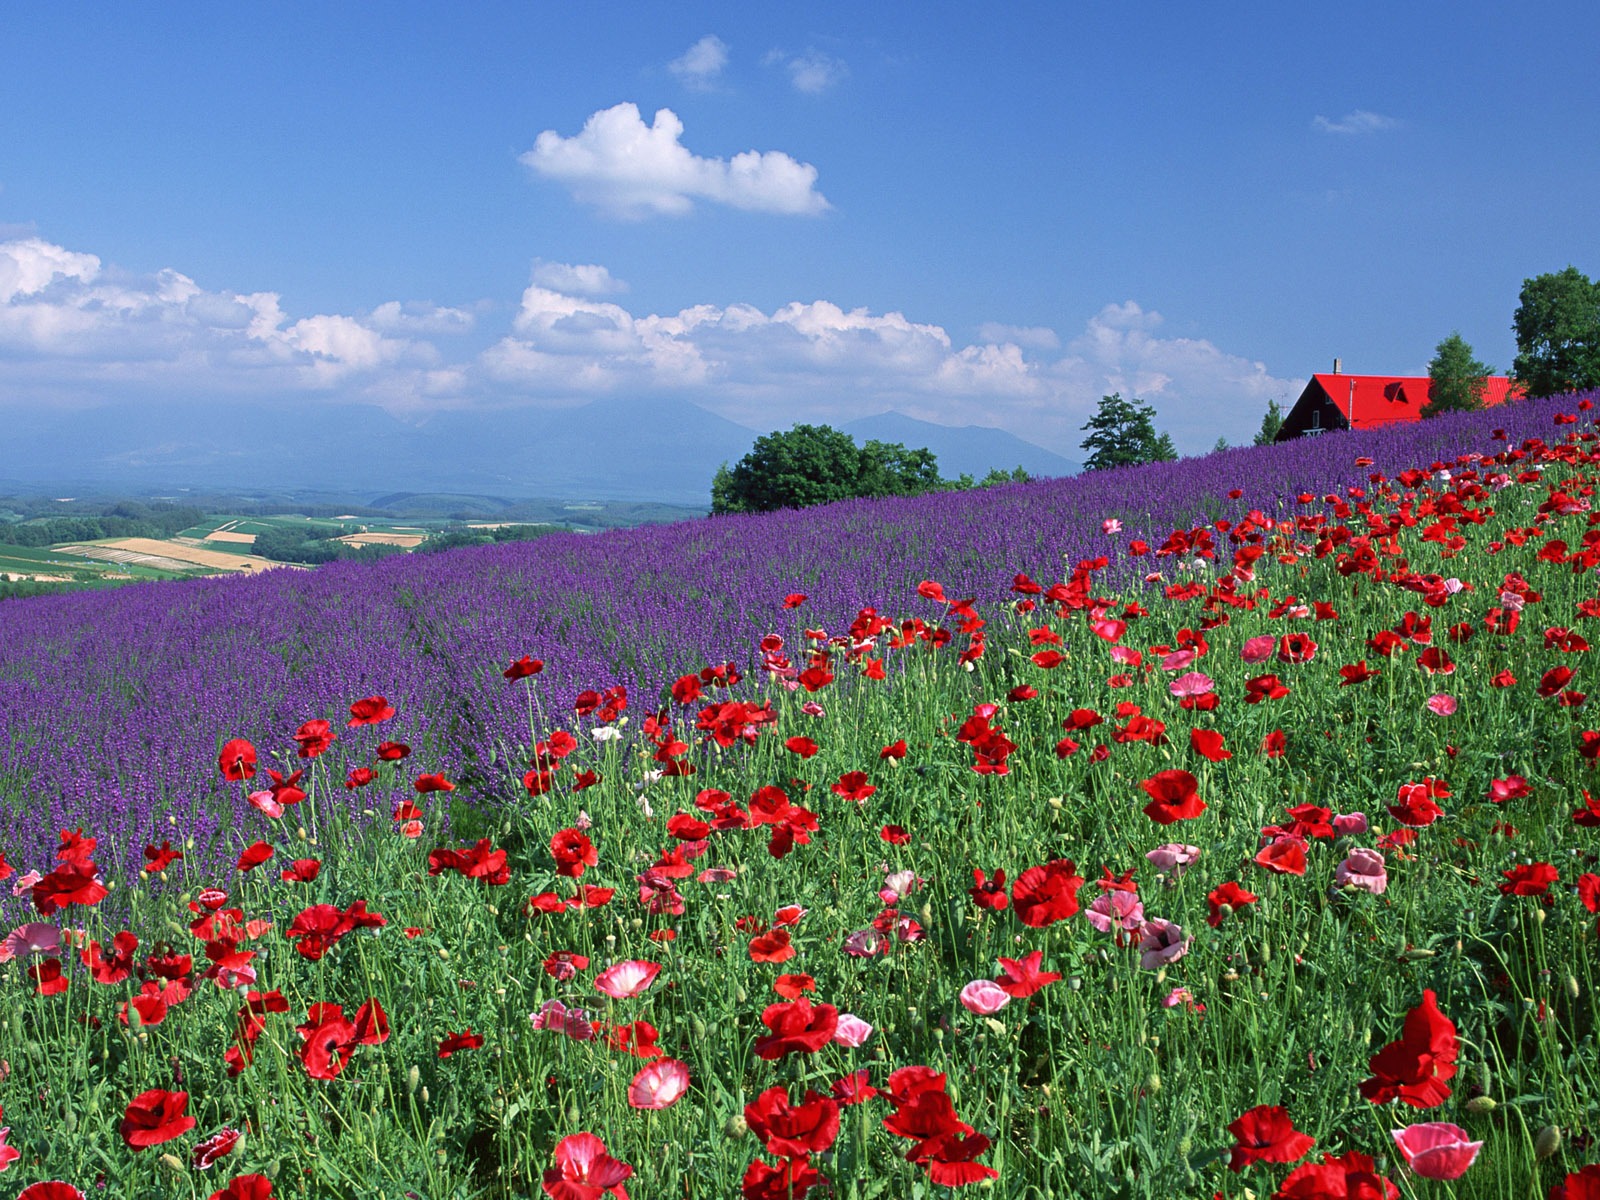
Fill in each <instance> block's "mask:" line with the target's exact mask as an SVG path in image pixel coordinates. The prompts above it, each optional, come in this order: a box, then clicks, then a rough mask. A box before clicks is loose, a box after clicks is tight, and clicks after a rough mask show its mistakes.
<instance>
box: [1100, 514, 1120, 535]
mask: <svg viewBox="0 0 1600 1200" xmlns="http://www.w3.org/2000/svg"><path fill="white" fill-rule="evenodd" d="M1100 532H1101V533H1103V534H1105V535H1106V536H1107V537H1115V536H1116V535H1117V534H1119V533H1121V532H1122V522H1121V521H1119V520H1117V518H1116V517H1107V518H1106V519H1105V520H1104V521H1101V522H1100Z"/></svg>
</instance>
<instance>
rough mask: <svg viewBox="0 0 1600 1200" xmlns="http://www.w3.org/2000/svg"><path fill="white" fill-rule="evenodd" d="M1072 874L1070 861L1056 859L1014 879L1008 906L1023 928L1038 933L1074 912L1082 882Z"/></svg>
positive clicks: (1073, 867) (1067, 859)
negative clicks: (1037, 931) (1013, 908)
mask: <svg viewBox="0 0 1600 1200" xmlns="http://www.w3.org/2000/svg"><path fill="white" fill-rule="evenodd" d="M1075 871H1076V867H1075V864H1074V863H1073V861H1072V860H1071V859H1070V858H1057V859H1052V860H1051V861H1050V862H1047V863H1045V864H1044V865H1043V866H1038V867H1029V868H1028V869H1027V870H1026V871H1024V872H1023V873H1022V874H1021V875H1018V876H1017V879H1016V882H1015V883H1013V884H1012V885H1011V903H1012V905H1013V906H1014V907H1015V908H1016V913H1017V916H1018V917H1019V918H1020V919H1021V921H1022V923H1023V924H1024V925H1027V926H1030V927H1032V928H1034V929H1041V928H1043V927H1044V926H1046V925H1053V924H1055V923H1056V922H1057V921H1062V920H1065V919H1066V918H1068V917H1070V916H1072V914H1073V913H1075V912H1077V911H1078V888H1080V887H1081V886H1083V878H1082V876H1080V875H1077V874H1075Z"/></svg>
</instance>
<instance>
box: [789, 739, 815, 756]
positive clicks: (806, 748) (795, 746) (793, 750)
mask: <svg viewBox="0 0 1600 1200" xmlns="http://www.w3.org/2000/svg"><path fill="white" fill-rule="evenodd" d="M783 746H784V749H786V750H788V751H789V753H790V754H798V755H799V756H800V757H801V758H810V757H812V755H814V754H816V752H817V744H816V743H815V742H813V741H812V740H811V739H810V738H808V737H792V738H790V739H789V740H788V741H786V742H784V743H783Z"/></svg>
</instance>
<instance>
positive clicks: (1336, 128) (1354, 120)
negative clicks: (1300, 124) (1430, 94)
mask: <svg viewBox="0 0 1600 1200" xmlns="http://www.w3.org/2000/svg"><path fill="white" fill-rule="evenodd" d="M1398 124H1400V122H1399V121H1397V120H1395V119H1394V118H1393V117H1386V116H1384V115H1383V114H1382V113H1375V112H1368V111H1367V110H1366V109H1364V108H1358V109H1356V110H1355V111H1354V112H1347V113H1345V115H1344V116H1342V117H1340V118H1338V119H1337V120H1331V119H1329V118H1328V117H1324V116H1320V115H1319V116H1317V117H1315V118H1314V119H1313V120H1312V122H1311V126H1312V128H1313V129H1319V130H1321V131H1322V132H1323V133H1336V134H1345V135H1349V134H1355V133H1378V132H1380V131H1382V130H1385V129H1393V128H1394V127H1395V126H1396V125H1398Z"/></svg>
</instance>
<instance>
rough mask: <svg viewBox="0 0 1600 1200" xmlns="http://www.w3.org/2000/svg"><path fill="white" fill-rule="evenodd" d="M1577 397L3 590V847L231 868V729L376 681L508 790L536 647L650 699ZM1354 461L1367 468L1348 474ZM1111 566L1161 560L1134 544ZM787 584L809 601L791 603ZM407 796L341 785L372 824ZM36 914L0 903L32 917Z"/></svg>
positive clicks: (1537, 425)
mask: <svg viewBox="0 0 1600 1200" xmlns="http://www.w3.org/2000/svg"><path fill="white" fill-rule="evenodd" d="M1573 402H1574V398H1572V397H1565V398H1559V397H1558V398H1555V399H1550V400H1541V401H1535V402H1528V403H1523V404H1518V405H1512V406H1507V407H1503V408H1498V409H1494V410H1490V411H1488V412H1484V413H1474V414H1461V415H1457V416H1451V417H1444V418H1440V419H1437V420H1433V421H1428V422H1423V423H1419V424H1416V425H1410V426H1400V427H1393V428H1390V429H1386V430H1380V431H1373V432H1359V433H1343V434H1335V435H1331V436H1324V437H1322V438H1318V439H1307V440H1303V441H1298V442H1293V443H1289V444H1285V445H1281V446H1273V447H1266V448H1262V449H1238V450H1230V451H1224V452H1221V453H1215V454H1211V455H1208V456H1206V457H1204V458H1197V459H1188V460H1184V461H1181V462H1178V463H1171V464H1156V465H1152V466H1146V467H1138V468H1131V469H1126V470H1117V471H1109V472H1102V473H1098V474H1092V475H1088V476H1083V477H1078V478H1071V479H1063V480H1053V481H1045V482H1040V483H1034V484H1026V485H1014V486H1008V487H1000V488H994V489H988V490H983V491H977V492H957V493H946V494H936V495H928V496H921V497H915V498H908V499H890V500H872V501H856V502H848V503H843V504H836V505H832V506H829V507H827V508H823V509H812V510H806V511H795V512H783V513H775V514H767V515H761V516H749V517H723V518H717V519H709V520H701V521H690V522H685V523H682V524H679V525H673V526H653V527H648V528H640V529H632V530H625V531H617V532H611V533H606V534H601V535H594V536H581V535H561V536H553V537H547V538H543V539H541V540H539V541H537V542H534V543H525V544H520V545H518V544H514V545H507V546H501V547H486V548H483V549H474V550H463V551H457V552H453V553H450V554H445V555H437V556H428V557H414V558H396V559H393V560H390V561H388V562H384V563H381V564H377V565H340V564H333V565H329V566H325V567H323V568H321V569H319V570H317V571H315V572H312V573H299V572H273V573H271V574H270V575H266V576H263V577H260V578H256V579H245V580H233V579H227V580H208V581H199V582H193V583H181V584H150V585H141V586H138V587H132V588H125V589H122V590H119V591H117V592H115V593H112V594H105V593H95V594H89V593H83V594H73V595H65V596H59V597H48V598H40V599H32V600H26V601H16V602H11V603H7V604H4V605H0V814H3V822H4V832H3V833H0V849H3V851H4V853H5V854H6V856H7V857H8V858H9V859H10V861H12V862H13V863H16V864H20V865H26V866H44V865H45V864H46V863H48V861H49V860H50V857H51V855H52V854H53V853H54V847H55V844H56V839H57V833H58V831H59V830H61V829H69V828H76V827H79V826H83V827H85V828H90V829H93V830H95V831H96V833H97V834H98V835H99V836H100V838H101V839H102V846H103V847H105V849H104V850H103V851H102V853H103V855H104V857H105V859H106V860H107V863H108V865H109V866H110V867H111V868H112V870H113V871H115V872H117V873H119V874H121V873H130V874H131V873H137V871H138V869H139V867H140V866H141V865H142V854H141V851H142V848H143V847H144V846H145V845H146V844H147V843H148V842H149V841H150V840H151V839H154V840H155V841H156V842H158V843H159V842H160V841H161V839H162V837H163V836H167V837H172V836H174V834H175V831H177V832H181V834H182V835H183V836H184V837H186V838H187V837H193V838H194V839H195V840H196V843H197V845H198V847H199V848H200V851H201V853H200V855H199V856H198V857H199V859H200V861H202V862H203V861H205V859H204V856H205V852H206V851H207V850H208V849H214V861H216V862H221V861H223V860H224V859H226V858H228V857H229V856H230V854H231V851H230V850H229V849H228V848H227V847H225V846H222V845H220V844H217V845H215V846H213V843H217V842H218V835H219V833H222V832H225V831H227V830H228V829H229V828H230V826H231V824H232V822H233V820H234V814H233V806H234V805H235V804H236V799H235V798H234V797H233V796H231V795H230V794H229V793H228V792H227V791H225V790H224V788H223V787H222V786H221V785H220V783H219V781H218V779H217V777H216V771H215V763H216V756H217V751H218V748H219V747H220V745H221V743H222V741H224V740H225V739H226V738H227V737H232V736H238V737H247V738H250V739H252V740H253V741H255V742H256V743H257V744H260V745H263V746H266V747H279V748H285V747H286V748H287V749H286V750H282V751H281V752H282V753H284V754H285V755H286V758H287V759H292V757H293V755H292V751H293V743H292V742H290V741H289V740H288V739H289V736H290V734H292V732H293V731H294V730H295V729H296V728H297V727H298V726H299V725H300V724H301V723H302V722H304V721H306V720H309V719H313V718H316V717H324V718H331V719H334V720H335V724H336V725H342V724H343V721H342V720H341V719H340V718H341V717H342V715H343V713H344V709H345V706H346V705H347V704H348V703H349V701H350V700H351V699H353V698H356V697H359V696H365V695H367V694H369V693H381V694H383V695H385V696H386V697H387V698H388V699H389V700H390V702H391V703H393V704H394V705H395V707H396V708H397V710H398V712H399V716H398V717H397V719H396V720H394V721H392V722H390V723H389V724H388V725H387V726H386V727H385V730H384V736H386V737H389V738H393V739H396V740H398V741H402V742H405V743H407V744H410V745H411V746H413V747H415V748H416V749H417V750H418V751H419V756H421V757H423V758H424V759H425V761H429V762H431V763H434V764H437V769H438V770H440V771H442V772H444V773H445V774H447V775H449V776H450V777H451V778H452V779H459V780H461V781H463V791H462V794H463V796H464V797H465V798H466V799H467V801H468V802H471V803H479V804H493V803H494V802H496V801H497V800H498V801H511V800H513V799H515V798H517V797H518V796H519V793H520V791H521V789H520V784H519V782H518V781H519V780H520V773H521V767H520V766H519V765H518V764H516V763H514V762H513V763H509V764H508V763H507V761H506V760H507V751H508V748H510V747H513V746H516V745H519V744H521V743H523V742H526V740H527V737H528V731H529V718H528V713H527V712H526V711H525V708H524V705H523V702H522V700H521V698H520V696H519V695H518V694H516V693H514V692H513V691H512V689H508V688H507V686H506V683H505V680H504V679H503V678H502V677H501V673H500V668H501V667H502V666H503V665H504V664H505V663H508V662H510V661H512V660H514V659H516V658H518V657H520V656H522V655H525V654H526V655H532V656H533V657H535V658H538V659H540V660H542V661H543V662H544V671H543V673H542V675H541V676H540V685H541V693H542V695H543V697H544V700H545V703H546V704H548V705H550V706H551V707H552V709H553V710H554V711H560V712H565V711H570V707H571V704H572V701H573V698H574V697H575V696H576V695H577V694H578V693H579V692H581V691H583V690H586V689H604V688H606V687H609V686H613V685H617V684H620V685H622V686H624V687H626V688H627V690H628V694H629V696H630V697H631V698H632V704H633V711H634V714H635V715H637V714H639V713H642V712H644V711H647V710H649V709H652V708H655V707H658V701H659V699H660V697H661V696H662V694H663V689H664V687H665V686H666V685H667V684H668V683H670V681H671V680H672V679H673V678H675V677H676V676H677V675H678V674H680V673H681V672H683V671H686V670H691V669H697V668H699V667H700V666H702V665H703V664H705V663H707V662H723V661H730V660H731V661H734V662H736V663H738V664H739V666H740V668H741V670H748V669H749V668H750V667H751V666H752V665H753V664H754V663H755V661H756V658H757V650H756V643H757V642H758V641H759V639H760V638H761V637H762V636H763V635H764V634H766V633H768V632H771V631H774V630H776V631H779V632H783V633H785V634H790V635H792V634H794V633H796V632H798V630H799V628H800V627H802V626H803V627H821V628H826V629H828V630H830V631H835V632H837V631H839V630H842V629H843V628H844V627H845V626H846V625H848V624H849V622H850V620H851V619H852V618H854V616H855V615H856V613H857V612H858V611H859V610H860V609H861V608H862V607H863V606H868V605H874V604H882V603H887V602H888V601H887V599H886V598H892V597H901V596H904V595H906V594H907V593H908V592H911V591H914V589H915V585H916V582H917V581H918V580H921V579H925V578H935V579H940V580H943V581H944V583H945V586H946V587H947V588H948V589H949V591H950V593H951V594H952V595H963V596H981V597H985V598H990V599H992V598H993V597H996V596H1000V595H1003V594H1005V593H1006V592H1007V591H1008V589H1009V588H1010V585H1011V580H1012V576H1013V574H1014V573H1015V572H1016V571H1018V570H1024V571H1027V572H1028V573H1030V574H1031V575H1033V576H1034V577H1035V578H1037V579H1039V580H1041V581H1042V582H1045V583H1046V584H1047V585H1048V583H1049V582H1051V581H1053V580H1056V579H1059V578H1062V577H1063V575H1064V573H1065V572H1066V571H1067V570H1069V569H1070V567H1071V565H1072V564H1073V563H1075V562H1076V561H1077V560H1079V559H1081V558H1085V557H1092V556H1095V555H1098V554H1102V553H1115V550H1114V548H1113V546H1112V544H1111V543H1110V541H1109V540H1108V539H1107V538H1106V537H1105V536H1104V534H1103V532H1102V528H1101V522H1102V521H1103V520H1104V519H1106V518H1108V517H1114V518H1117V519H1119V520H1120V521H1121V522H1122V535H1123V537H1122V541H1123V543H1125V542H1126V539H1127V538H1128V537H1142V538H1146V539H1147V540H1149V541H1150V542H1151V543H1152V544H1154V545H1160V543H1161V542H1162V541H1163V540H1164V539H1165V538H1166V536H1167V535H1168V534H1169V533H1170V532H1171V531H1172V530H1173V529H1175V528H1180V527H1189V526H1193V525H1198V524H1206V523H1209V522H1210V521H1213V520H1216V519H1218V518H1229V519H1237V518H1239V517H1242V516H1244V515H1245V514H1247V513H1248V512H1250V511H1251V510H1252V509H1259V510H1261V511H1263V512H1265V513H1268V514H1271V515H1283V514H1288V513H1293V512H1294V511H1295V510H1296V509H1297V507H1299V502H1298V501H1297V496H1298V495H1300V494H1301V493H1306V494H1314V495H1316V496H1318V497H1320V496H1321V495H1322V494H1324V493H1327V492H1332V491H1341V492H1342V491H1343V490H1344V489H1346V488H1348V487H1350V486H1359V485H1362V484H1364V483H1366V481H1367V477H1368V474H1369V473H1370V472H1384V473H1393V472H1395V471H1398V470H1401V469H1403V468H1405V467H1406V466H1409V465H1411V464H1414V463H1418V462H1421V463H1427V462H1429V461H1430V460H1440V461H1444V462H1454V461H1455V460H1456V458H1457V456H1458V455H1460V454H1464V453H1486V454H1487V453H1494V452H1496V451H1497V450H1500V449H1503V448H1504V445H1505V439H1507V438H1508V439H1509V440H1510V441H1512V442H1516V441H1520V440H1521V439H1523V438H1525V437H1530V436H1539V437H1549V436H1551V435H1553V434H1555V433H1559V432H1560V430H1559V428H1557V427H1555V426H1554V425H1553V418H1554V415H1555V414H1556V413H1558V412H1560V411H1562V410H1563V408H1566V409H1570V408H1571V406H1572V404H1573ZM1497 431H1498V432H1497ZM1500 432H1503V434H1504V438H1502V437H1501V436H1499V433H1500ZM1364 458H1370V459H1371V460H1372V463H1371V465H1357V460H1358V459H1364ZM1233 492H1237V493H1238V495H1237V497H1233V498H1230V493H1233ZM1118 569H1123V570H1125V571H1127V572H1139V571H1143V570H1144V569H1146V568H1145V567H1143V566H1139V565H1138V562H1137V561H1136V560H1131V559H1129V560H1124V561H1123V562H1121V563H1117V562H1114V563H1113V572H1115V571H1116V570H1118ZM1124 578H1127V575H1126V574H1125V575H1124ZM795 592H799V593H803V594H805V595H806V597H807V599H806V602H805V604H804V606H803V607H801V608H800V609H798V610H796V611H795V612H785V611H783V609H782V601H783V598H784V597H785V595H787V594H790V593H795ZM370 732H371V731H370V730H362V731H352V734H351V736H352V737H355V736H357V735H358V734H359V733H370ZM371 740H372V741H373V742H374V744H375V743H376V741H377V740H378V739H377V737H376V736H373V737H372V738H371ZM397 798H403V794H402V793H396V794H394V795H387V796H383V795H375V794H374V789H372V788H368V789H366V790H364V791H361V792H351V793H349V803H350V805H351V809H352V811H353V812H355V813H357V814H359V811H360V810H361V809H363V808H367V809H372V810H375V811H387V809H388V808H389V807H390V806H392V804H393V803H394V802H395V800H396V799H397ZM172 820H175V822H176V823H175V825H174V824H173V823H172ZM20 903H21V902H13V901H11V898H10V897H8V896H0V905H5V904H10V905H11V906H12V907H14V908H17V909H18V912H20V911H21V908H20V907H18V906H19V905H20ZM3 911H4V910H3V909H0V912H3ZM11 915H15V914H11Z"/></svg>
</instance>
